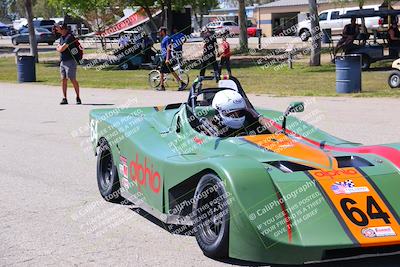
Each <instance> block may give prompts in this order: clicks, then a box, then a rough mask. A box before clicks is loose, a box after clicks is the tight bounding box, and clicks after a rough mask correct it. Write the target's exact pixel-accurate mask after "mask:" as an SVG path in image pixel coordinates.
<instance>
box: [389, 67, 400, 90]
mask: <svg viewBox="0 0 400 267" xmlns="http://www.w3.org/2000/svg"><path fill="white" fill-rule="evenodd" d="M388 84H389V86H390V88H392V89H396V88H400V71H398V70H395V71H392V72H391V73H390V75H389V78H388Z"/></svg>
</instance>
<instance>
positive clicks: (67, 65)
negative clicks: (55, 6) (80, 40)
mask: <svg viewBox="0 0 400 267" xmlns="http://www.w3.org/2000/svg"><path fill="white" fill-rule="evenodd" d="M56 30H57V32H58V33H59V34H61V37H60V44H59V45H58V46H57V51H58V52H60V59H61V62H60V75H61V85H62V91H63V96H64V97H63V99H62V101H61V103H60V105H66V104H68V100H67V84H68V79H69V80H70V81H71V83H72V85H73V86H74V89H75V93H76V104H78V105H80V104H82V101H81V98H80V96H79V83H78V81H77V80H76V70H77V66H78V63H77V62H76V59H75V58H74V56H73V55H72V53H71V50H72V49H73V48H75V46H76V44H75V40H76V39H75V37H74V35H73V34H72V33H70V32H69V30H68V26H67V25H66V24H62V25H58V26H56Z"/></svg>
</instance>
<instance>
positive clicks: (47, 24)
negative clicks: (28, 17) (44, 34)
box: [33, 19, 56, 31]
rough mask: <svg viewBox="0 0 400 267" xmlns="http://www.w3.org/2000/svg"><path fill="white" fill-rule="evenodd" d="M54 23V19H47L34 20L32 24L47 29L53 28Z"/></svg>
mask: <svg viewBox="0 0 400 267" xmlns="http://www.w3.org/2000/svg"><path fill="white" fill-rule="evenodd" d="M54 24H56V22H55V20H52V19H49V20H45V19H42V20H34V21H33V26H34V27H35V28H45V29H47V30H49V31H51V30H52V29H53V26H54Z"/></svg>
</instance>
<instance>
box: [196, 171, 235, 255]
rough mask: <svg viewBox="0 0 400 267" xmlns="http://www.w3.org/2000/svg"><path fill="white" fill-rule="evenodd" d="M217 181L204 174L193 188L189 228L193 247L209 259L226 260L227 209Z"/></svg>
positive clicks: (227, 243) (211, 175) (224, 196)
mask: <svg viewBox="0 0 400 267" xmlns="http://www.w3.org/2000/svg"><path fill="white" fill-rule="evenodd" d="M226 197H227V193H226V191H225V188H224V185H223V183H222V181H221V179H220V178H219V177H218V176H216V175H214V174H206V175H204V176H203V177H202V178H201V179H200V182H199V183H198V185H197V188H196V191H195V194H194V203H193V212H192V215H193V227H194V231H195V237H196V240H197V244H198V245H199V247H200V248H201V250H202V251H203V253H204V254H205V255H206V256H208V257H211V258H220V259H221V258H227V257H228V249H229V218H230V215H229V207H228V202H227V199H226Z"/></svg>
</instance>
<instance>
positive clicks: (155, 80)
mask: <svg viewBox="0 0 400 267" xmlns="http://www.w3.org/2000/svg"><path fill="white" fill-rule="evenodd" d="M160 75H161V74H160V71H159V70H152V71H150V73H149V85H150V87H151V88H154V89H155V88H157V87H158V86H160Z"/></svg>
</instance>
